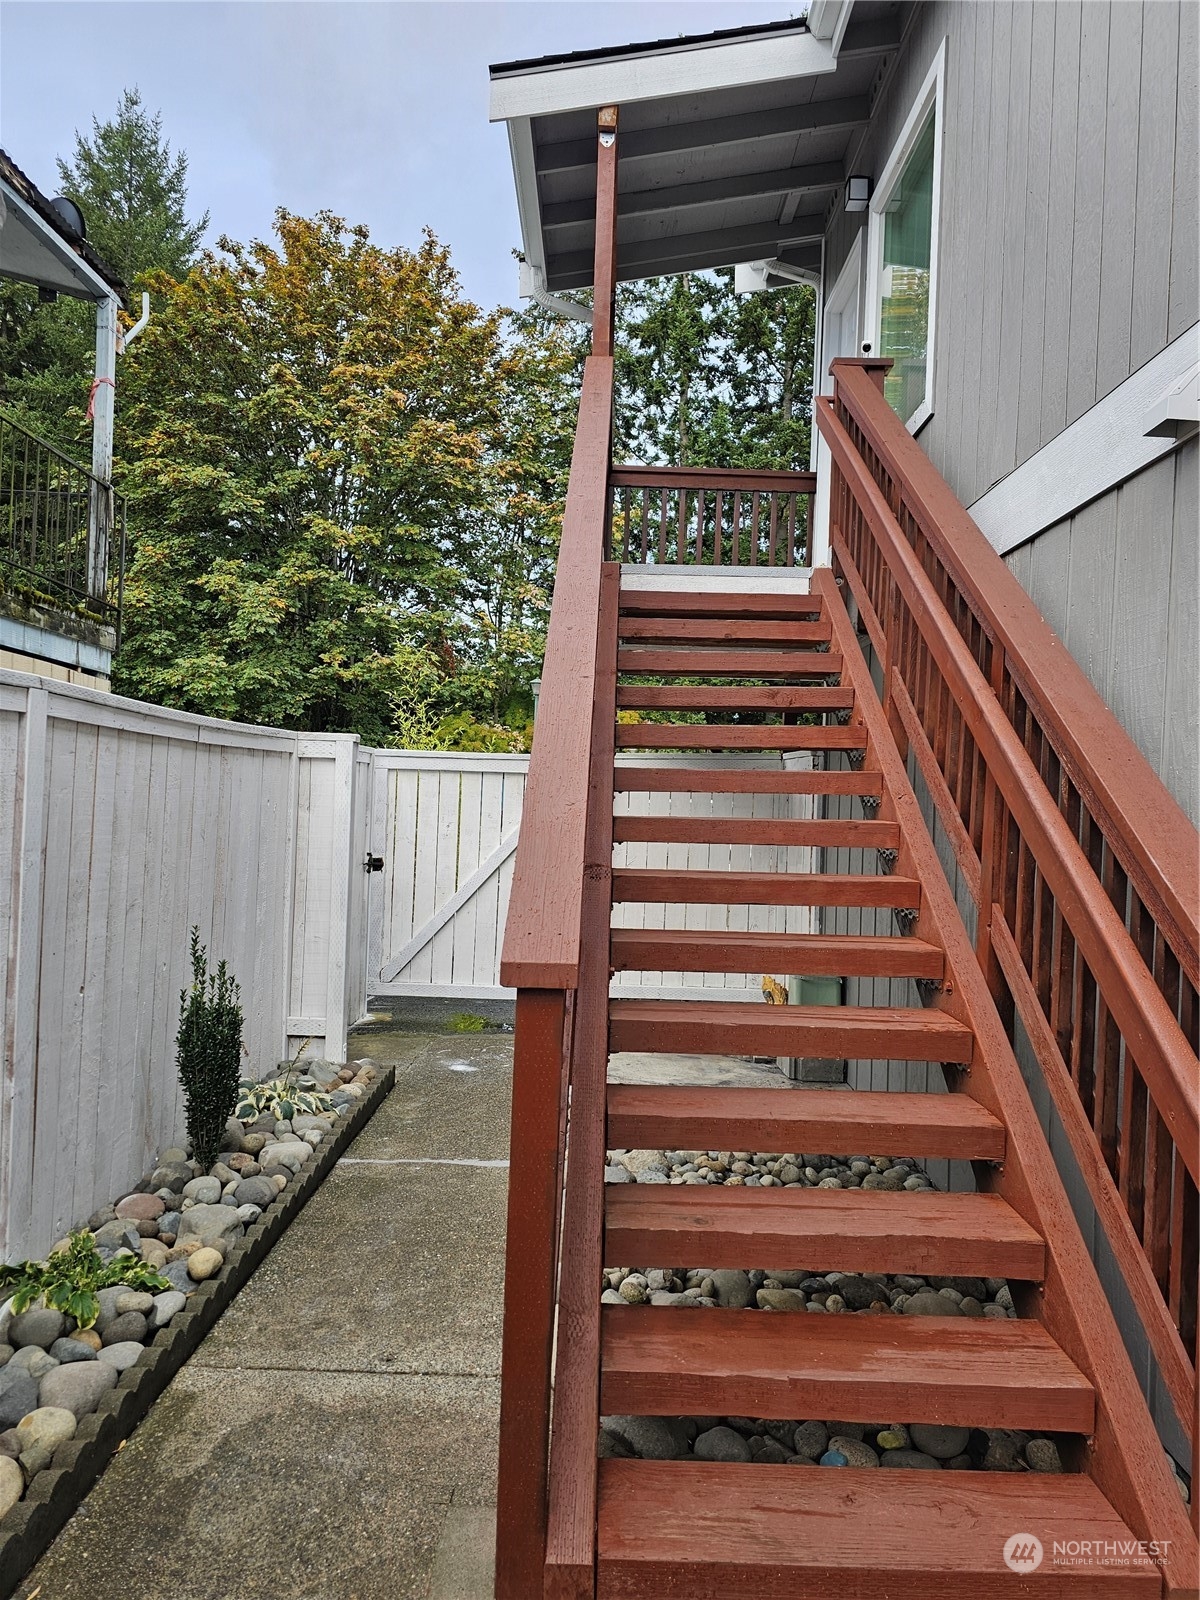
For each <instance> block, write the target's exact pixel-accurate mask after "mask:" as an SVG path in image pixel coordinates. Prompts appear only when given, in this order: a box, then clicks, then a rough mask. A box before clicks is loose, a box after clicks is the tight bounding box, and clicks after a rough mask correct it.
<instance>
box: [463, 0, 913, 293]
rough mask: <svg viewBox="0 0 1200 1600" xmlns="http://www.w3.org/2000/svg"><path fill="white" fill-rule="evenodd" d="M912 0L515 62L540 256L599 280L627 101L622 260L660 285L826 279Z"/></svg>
mask: <svg viewBox="0 0 1200 1600" xmlns="http://www.w3.org/2000/svg"><path fill="white" fill-rule="evenodd" d="M908 10H909V6H908V5H907V4H905V3H902V0H814V4H813V5H812V7H811V8H810V11H809V17H808V20H807V21H806V22H796V21H791V20H788V21H785V22H774V23H765V24H762V25H759V26H756V27H745V28H732V29H724V30H722V31H721V32H718V33H710V34H700V35H689V36H685V37H682V38H676V39H662V40H656V41H654V42H651V43H645V44H629V45H620V46H617V47H615V48H612V49H607V50H597V51H577V52H574V53H572V54H570V55H557V56H545V57H542V58H541V59H539V60H536V61H516V62H507V63H503V64H500V65H497V66H493V67H492V69H491V79H492V105H491V117H492V120H493V121H503V122H507V123H508V128H509V141H510V145H511V149H512V159H513V170H514V174H515V177H516V184H517V201H518V206H519V209H520V216H521V231H522V244H523V249H524V253H525V257H526V260H527V261H528V262H529V263H530V266H531V267H532V269H533V271H534V275H535V278H540V279H541V281H542V282H544V284H545V287H546V288H548V289H550V290H561V289H573V288H579V287H582V286H585V285H587V284H590V283H591V281H592V250H593V239H594V234H595V192H594V191H595V148H596V143H595V142H596V117H595V113H596V110H597V108H598V107H600V106H603V105H610V104H612V105H619V106H620V108H621V122H620V130H619V166H618V172H619V179H618V187H619V195H618V227H617V238H618V247H619V254H618V266H617V275H618V277H620V278H647V277H655V276H658V275H660V274H663V273H671V272H685V271H689V270H696V269H700V268H704V267H712V266H722V265H730V264H733V263H735V262H739V261H753V260H759V259H762V258H772V257H777V258H782V259H783V260H786V261H789V262H791V263H792V265H794V266H799V267H804V268H807V269H809V270H815V269H817V268H819V265H820V250H821V244H820V241H821V236H822V234H823V233H824V230H825V220H826V215H827V212H828V208H829V204H830V201H831V200H832V199H833V197H834V196H835V195H836V193H837V192H838V191H839V190H840V188H841V186H842V183H843V181H844V179H845V177H846V175H847V169H846V163H847V160H848V159H850V158H851V157H852V155H853V152H854V149H855V146H856V143H857V140H858V136H859V134H860V133H861V131H862V129H863V128H864V127H865V126H866V124H867V121H868V119H869V116H870V108H871V103H872V95H873V92H874V91H875V89H876V87H877V82H878V78H879V74H880V70H881V68H882V67H883V66H884V65H885V63H886V61H887V58H889V57H891V56H894V55H895V53H896V51H897V49H898V47H899V44H900V39H901V35H902V32H903V28H904V23H905V20H906V15H907V12H908Z"/></svg>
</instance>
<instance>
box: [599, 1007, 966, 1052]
mask: <svg viewBox="0 0 1200 1600" xmlns="http://www.w3.org/2000/svg"><path fill="white" fill-rule="evenodd" d="M608 1015H609V1048H610V1049H611V1050H614V1051H628V1050H646V1051H659V1052H667V1053H671V1054H682V1055H690V1054H696V1055H775V1056H830V1057H845V1058H846V1059H847V1060H852V1061H875V1060H878V1061H949V1062H958V1063H961V1064H966V1063H969V1062H970V1060H971V1056H972V1053H973V1038H972V1034H971V1030H970V1029H969V1028H967V1027H964V1025H963V1024H962V1023H961V1022H956V1021H955V1019H954V1018H953V1017H948V1016H947V1015H946V1014H945V1013H944V1012H941V1011H934V1010H923V1009H921V1008H917V1007H914V1008H905V1007H901V1006H799V1005H797V1006H770V1005H765V1004H763V1003H762V1002H761V1001H753V1000H752V1001H744V1000H624V999H620V1000H611V1001H610V1002H609V1007H608Z"/></svg>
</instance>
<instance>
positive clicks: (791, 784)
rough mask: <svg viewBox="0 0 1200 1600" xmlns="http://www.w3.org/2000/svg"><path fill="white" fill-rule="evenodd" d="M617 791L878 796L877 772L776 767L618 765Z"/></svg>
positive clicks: (880, 780)
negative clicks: (796, 769)
mask: <svg viewBox="0 0 1200 1600" xmlns="http://www.w3.org/2000/svg"><path fill="white" fill-rule="evenodd" d="M613 791H614V793H616V794H852V795H879V794H882V792H883V778H882V775H881V774H880V773H879V772H875V771H870V772H804V771H793V772H787V771H783V770H781V769H779V768H777V767H776V768H758V769H754V768H751V769H744V768H743V769H740V770H739V769H738V768H736V767H666V766H661V767H648V766H636V765H633V764H630V765H627V766H626V765H621V764H618V766H617V767H616V769H615V770H614V772H613Z"/></svg>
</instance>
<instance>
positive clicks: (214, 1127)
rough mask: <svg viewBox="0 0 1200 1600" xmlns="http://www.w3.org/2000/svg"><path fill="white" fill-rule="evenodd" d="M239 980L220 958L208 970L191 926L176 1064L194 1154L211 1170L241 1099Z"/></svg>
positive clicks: (195, 932) (203, 952) (202, 949)
mask: <svg viewBox="0 0 1200 1600" xmlns="http://www.w3.org/2000/svg"><path fill="white" fill-rule="evenodd" d="M240 999H241V996H240V991H239V989H238V986H237V982H236V980H235V979H234V978H233V977H232V976H231V975H230V973H229V969H228V967H227V966H226V964H225V962H224V961H222V962H221V964H220V966H218V968H217V970H216V972H209V970H208V951H207V950H206V949H205V948H204V946H203V945H202V944H201V943H200V930H199V928H193V929H192V986H191V988H190V989H185V990H184V991H183V992H182V993H181V994H180V996H179V1005H180V1016H179V1032H178V1033H177V1034H176V1036H175V1064H176V1067H177V1069H178V1071H179V1081H180V1083H181V1084H182V1085H183V1098H184V1106H185V1110H186V1114H187V1131H188V1138H189V1139H190V1140H191V1144H192V1155H193V1156H194V1158H195V1159H196V1160H197V1161H198V1162H199V1163H200V1165H201V1167H203V1168H205V1169H207V1168H208V1167H211V1166H212V1164H213V1163H214V1162H215V1161H216V1159H217V1155H218V1153H219V1152H220V1148H221V1135H222V1134H223V1133H224V1132H225V1124H226V1122H228V1120H229V1118H230V1117H232V1116H233V1113H234V1109H235V1107H236V1106H237V1103H238V1080H239V1077H240V1072H239V1068H240V1066H241V1056H242V1007H241V1003H240Z"/></svg>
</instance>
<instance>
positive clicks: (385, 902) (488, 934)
mask: <svg viewBox="0 0 1200 1600" xmlns="http://www.w3.org/2000/svg"><path fill="white" fill-rule="evenodd" d="M786 759H787V761H788V764H789V765H801V764H802V765H805V766H807V765H809V764H810V760H811V758H810V757H809V756H807V755H804V756H791V757H787V758H786ZM617 760H618V763H619V764H622V765H632V766H637V765H644V763H645V758H644V757H641V756H637V755H633V754H630V755H620V756H618V757H617ZM655 765H656V766H678V767H680V768H684V767H689V766H690V767H706V768H713V767H737V768H743V769H745V768H753V767H763V768H770V769H772V770H775V771H778V769H779V765H780V758H779V757H778V756H722V755H712V754H705V755H697V756H693V755H681V754H675V753H667V754H662V753H660V754H656V756H655ZM372 767H373V773H374V778H373V784H374V801H373V805H372V821H371V830H370V839H371V849H372V850H374V851H376V852H378V854H380V855H381V856H382V857H383V868H382V871H381V872H379V873H378V874H377V875H373V876H372V878H371V880H370V884H371V886H370V915H369V927H370V934H369V943H368V976H367V988H368V992H369V994H370V995H372V996H375V997H378V998H381V999H385V998H387V997H388V996H394V995H441V996H446V997H455V996H457V997H459V998H461V999H463V1000H471V999H479V1000H482V999H500V998H503V997H504V996H507V995H510V994H511V993H512V990H511V989H503V988H501V987H500V978H499V973H500V942H501V939H502V938H503V934H504V920H505V917H506V916H507V913H508V895H509V888H510V885H511V883H512V871H513V857H514V855H515V853H516V848H517V834H518V832H519V829H520V823H521V803H522V800H523V798H524V793H525V779H526V775H527V773H528V770H529V757H528V756H524V755H504V756H500V755H459V754H449V753H445V754H435V753H428V754H427V753H424V752H421V753H417V752H410V751H391V750H376V751H373V752H372ZM811 807H812V797H811V795H794V796H793V795H753V794H703V793H696V794H692V793H686V792H685V793H678V794H621V795H619V796H617V803H616V811H617V814H618V815H636V816H650V815H660V816H686V817H704V816H707V817H721V818H731V817H747V818H748V817H760V818H768V817H769V818H774V817H792V816H807V815H810V814H811ZM810 855H811V851H810V850H808V849H807V848H799V847H796V846H791V847H786V846H774V845H702V844H700V845H698V844H692V845H687V844H683V845H681V844H622V845H618V846H617V850H616V854H615V856H614V861H615V863H616V864H617V865H618V866H629V867H657V868H668V869H678V870H680V871H683V870H685V869H687V870H705V869H710V870H723V869H728V868H733V869H734V870H738V871H758V872H786V871H792V872H801V871H806V870H807V868H808V858H809V856H810ZM811 919H812V913H811V911H810V909H809V908H808V907H807V906H786V907H785V906H751V907H746V906H704V905H688V906H684V905H646V906H642V905H625V906H620V907H618V908H617V913H616V918H615V920H616V921H617V922H618V923H619V924H620V925H621V926H622V927H638V928H728V929H729V930H730V931H734V930H737V931H745V930H746V929H752V930H755V931H761V932H764V933H782V932H789V933H804V932H807V931H809V929H810V928H811V927H812V920H811ZM759 982H760V979H759V976H758V975H756V974H741V973H732V974H729V975H721V974H712V973H693V972H689V973H623V974H621V976H620V977H619V978H618V979H617V980H616V981H615V984H614V989H615V990H619V991H620V992H622V993H627V992H629V991H630V990H636V991H637V992H638V993H641V994H645V995H653V996H656V997H660V998H675V997H686V996H688V995H695V994H696V993H697V991H698V990H700V991H703V994H704V997H705V998H706V999H730V1000H736V999H739V998H743V997H745V995H746V992H747V991H748V990H752V991H753V992H754V993H755V994H757V993H758V990H759Z"/></svg>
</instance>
